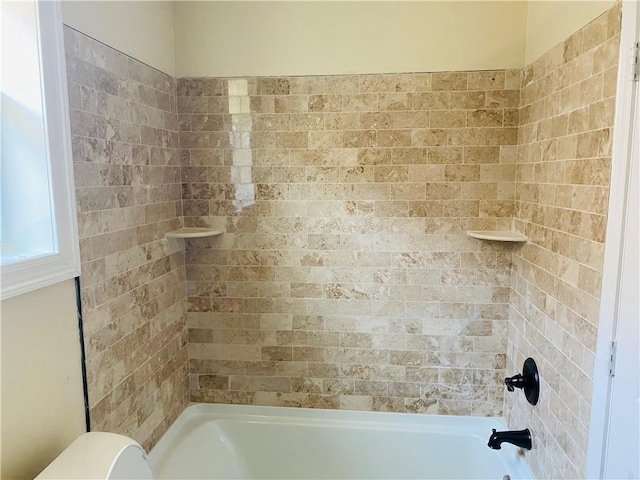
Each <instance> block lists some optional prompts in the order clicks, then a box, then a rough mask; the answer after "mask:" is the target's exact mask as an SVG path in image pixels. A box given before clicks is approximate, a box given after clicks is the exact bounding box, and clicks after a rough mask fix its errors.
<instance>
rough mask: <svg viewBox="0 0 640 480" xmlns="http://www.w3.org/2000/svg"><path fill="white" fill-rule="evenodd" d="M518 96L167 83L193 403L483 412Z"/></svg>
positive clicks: (310, 82)
mask: <svg viewBox="0 0 640 480" xmlns="http://www.w3.org/2000/svg"><path fill="white" fill-rule="evenodd" d="M519 86H520V72H519V71H483V72H452V73H424V74H399V75H360V76H357V75H356V76H326V77H323V76H319V77H281V78H261V77H258V78H244V79H243V78H234V79H221V78H183V79H179V80H178V84H177V93H178V114H179V116H178V123H179V129H180V133H179V137H180V148H181V157H182V161H183V167H182V174H183V182H184V185H183V188H184V192H183V198H184V201H183V214H184V221H185V225H186V226H207V225H213V226H216V227H219V228H221V229H222V230H223V231H224V232H225V233H224V234H223V235H221V236H219V237H213V238H210V239H197V240H191V241H188V242H187V253H186V256H187V260H186V261H187V278H188V304H189V306H188V309H189V313H188V314H187V324H188V327H189V362H190V389H191V399H192V400H193V401H203V402H225V403H247V404H260V405H295V406H302V407H323V408H344V409H356V410H388V411H399V412H429V413H441V414H457V415H471V414H474V415H501V414H502V404H503V390H504V388H503V386H502V379H503V378H504V376H505V364H506V363H505V362H506V358H505V352H506V339H507V333H506V329H507V320H508V311H509V305H508V303H509V277H510V268H511V251H512V246H511V245H509V244H504V243H495V242H493V243H485V242H481V241H478V240H475V239H471V238H469V237H467V236H466V235H465V230H468V229H487V230H493V229H508V228H510V227H511V222H512V217H513V207H514V191H515V184H514V180H515V161H516V155H517V147H516V143H517V126H518V104H519Z"/></svg>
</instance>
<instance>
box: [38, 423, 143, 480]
mask: <svg viewBox="0 0 640 480" xmlns="http://www.w3.org/2000/svg"><path fill="white" fill-rule="evenodd" d="M62 478H64V479H94V478H95V479H109V480H111V479H113V480H115V479H122V480H124V479H140V480H143V479H144V480H153V479H154V478H155V476H154V474H153V469H152V468H151V463H149V460H148V458H147V455H146V453H145V451H144V450H143V449H142V447H141V446H140V445H139V444H138V443H137V442H136V441H135V440H132V439H130V438H129V437H125V436H124V435H118V434H116V433H107V432H90V433H85V434H82V435H81V436H79V437H78V438H77V439H76V440H74V442H73V443H72V444H71V445H69V446H68V447H67V448H66V449H65V450H64V451H63V452H62V453H61V454H60V455H58V457H56V459H55V460H54V461H53V462H51V464H49V466H48V467H47V468H45V469H44V470H43V471H42V472H41V473H40V475H38V476H37V477H36V480H53V479H58V480H59V479H62Z"/></svg>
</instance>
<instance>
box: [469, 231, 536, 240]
mask: <svg viewBox="0 0 640 480" xmlns="http://www.w3.org/2000/svg"><path fill="white" fill-rule="evenodd" d="M467 235H468V236H470V237H473V238H477V239H479V240H493V241H495V242H526V241H527V240H529V237H527V236H526V235H523V234H521V233H520V232H516V231H513V230H495V231H494V230H469V231H468V232H467Z"/></svg>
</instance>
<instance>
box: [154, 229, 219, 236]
mask: <svg viewBox="0 0 640 480" xmlns="http://www.w3.org/2000/svg"><path fill="white" fill-rule="evenodd" d="M222 233H223V232H222V230H215V229H213V228H196V227H186V228H179V229H178V230H174V231H173V232H167V234H166V235H165V237H166V238H203V237H215V236H216V235H221V234H222Z"/></svg>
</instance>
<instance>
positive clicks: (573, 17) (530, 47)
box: [524, 0, 615, 65]
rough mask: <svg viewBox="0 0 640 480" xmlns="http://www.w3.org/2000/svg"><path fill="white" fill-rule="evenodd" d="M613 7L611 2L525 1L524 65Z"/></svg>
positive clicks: (612, 0) (609, 0) (612, 1)
mask: <svg viewBox="0 0 640 480" xmlns="http://www.w3.org/2000/svg"><path fill="white" fill-rule="evenodd" d="M614 4H615V1H614V0H606V1H568V2H567V1H565V2H558V1H543V0H530V1H528V2H527V27H526V29H527V34H526V40H525V54H524V65H529V64H530V63H531V62H533V61H535V60H536V59H537V58H538V57H540V55H542V54H543V53H544V52H546V51H547V50H549V49H550V48H552V47H554V46H555V45H556V44H558V43H560V42H562V41H564V40H566V39H567V37H569V36H570V35H571V34H572V33H574V32H576V31H577V30H579V29H580V28H582V27H584V26H585V25H586V24H587V23H589V22H590V21H591V20H593V19H594V18H596V17H597V16H598V15H600V14H601V13H604V12H605V11H607V10H608V9H609V8H611V7H612V6H613V5H614Z"/></svg>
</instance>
